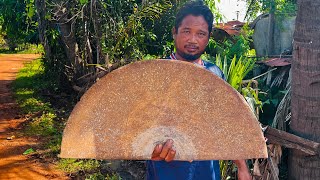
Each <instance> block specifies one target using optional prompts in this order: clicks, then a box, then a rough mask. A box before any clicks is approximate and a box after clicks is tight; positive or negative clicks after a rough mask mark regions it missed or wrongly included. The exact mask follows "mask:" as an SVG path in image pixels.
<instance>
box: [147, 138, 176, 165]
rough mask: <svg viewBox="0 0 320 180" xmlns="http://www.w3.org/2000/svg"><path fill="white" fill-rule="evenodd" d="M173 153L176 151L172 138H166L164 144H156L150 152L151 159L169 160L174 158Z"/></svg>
mask: <svg viewBox="0 0 320 180" xmlns="http://www.w3.org/2000/svg"><path fill="white" fill-rule="evenodd" d="M175 155H176V151H175V150H174V149H173V140H172V139H168V140H167V141H166V142H165V143H164V144H158V145H156V147H155V148H154V150H153V152H152V155H151V160H153V161H161V160H165V161H166V162H170V161H172V160H173V159H174V157H175Z"/></svg>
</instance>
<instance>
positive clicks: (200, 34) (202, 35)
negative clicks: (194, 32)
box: [198, 33, 206, 37]
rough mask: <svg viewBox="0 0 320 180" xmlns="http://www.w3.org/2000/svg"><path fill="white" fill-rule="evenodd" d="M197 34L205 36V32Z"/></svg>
mask: <svg viewBox="0 0 320 180" xmlns="http://www.w3.org/2000/svg"><path fill="white" fill-rule="evenodd" d="M198 35H199V36H200V37H204V36H206V34H205V33H198Z"/></svg>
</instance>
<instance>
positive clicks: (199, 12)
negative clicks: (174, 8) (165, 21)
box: [174, 1, 213, 36]
mask: <svg viewBox="0 0 320 180" xmlns="http://www.w3.org/2000/svg"><path fill="white" fill-rule="evenodd" d="M188 15H193V16H203V18H204V19H205V21H206V22H207V24H208V27H209V28H208V30H209V36H210V33H211V31H212V23H213V14H212V12H211V10H210V9H209V8H208V6H206V5H204V4H203V1H191V2H188V3H186V4H185V5H184V6H182V7H181V8H180V9H179V11H178V13H177V15H176V21H175V25H174V27H175V33H178V28H179V26H180V25H181V22H182V20H183V19H184V18H185V17H186V16H188Z"/></svg>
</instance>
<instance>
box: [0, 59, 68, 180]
mask: <svg viewBox="0 0 320 180" xmlns="http://www.w3.org/2000/svg"><path fill="white" fill-rule="evenodd" d="M37 57H39V56H38V55H34V54H19V55H18V54H11V55H3V54H0V179H1V180H2V179H14V180H16V179H30V180H31V179H32V180H41V179H67V176H65V175H64V174H63V173H62V172H60V171H59V170H57V169H56V168H55V167H54V165H53V164H50V163H45V162H40V161H39V159H36V158H28V157H27V156H25V155H23V152H24V151H25V150H27V149H29V148H31V147H36V146H37V145H38V142H39V140H38V139H36V138H34V137H33V138H32V137H26V136H23V134H22V133H21V129H20V127H21V123H22V122H23V121H24V119H23V118H21V117H19V109H18V108H17V104H16V103H15V101H14V99H13V97H12V93H11V91H10V84H11V83H12V81H13V80H14V79H15V77H16V74H17V72H18V70H19V69H20V68H22V67H23V63H25V62H28V61H30V60H32V59H35V58H37ZM10 138H12V139H11V140H10Z"/></svg>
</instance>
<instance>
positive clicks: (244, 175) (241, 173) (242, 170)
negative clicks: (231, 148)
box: [234, 160, 252, 180]
mask: <svg viewBox="0 0 320 180" xmlns="http://www.w3.org/2000/svg"><path fill="white" fill-rule="evenodd" d="M234 163H235V164H236V165H237V167H238V179H239V180H251V179H252V177H251V175H250V173H249V169H248V166H247V163H246V161H245V160H235V161H234Z"/></svg>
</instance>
